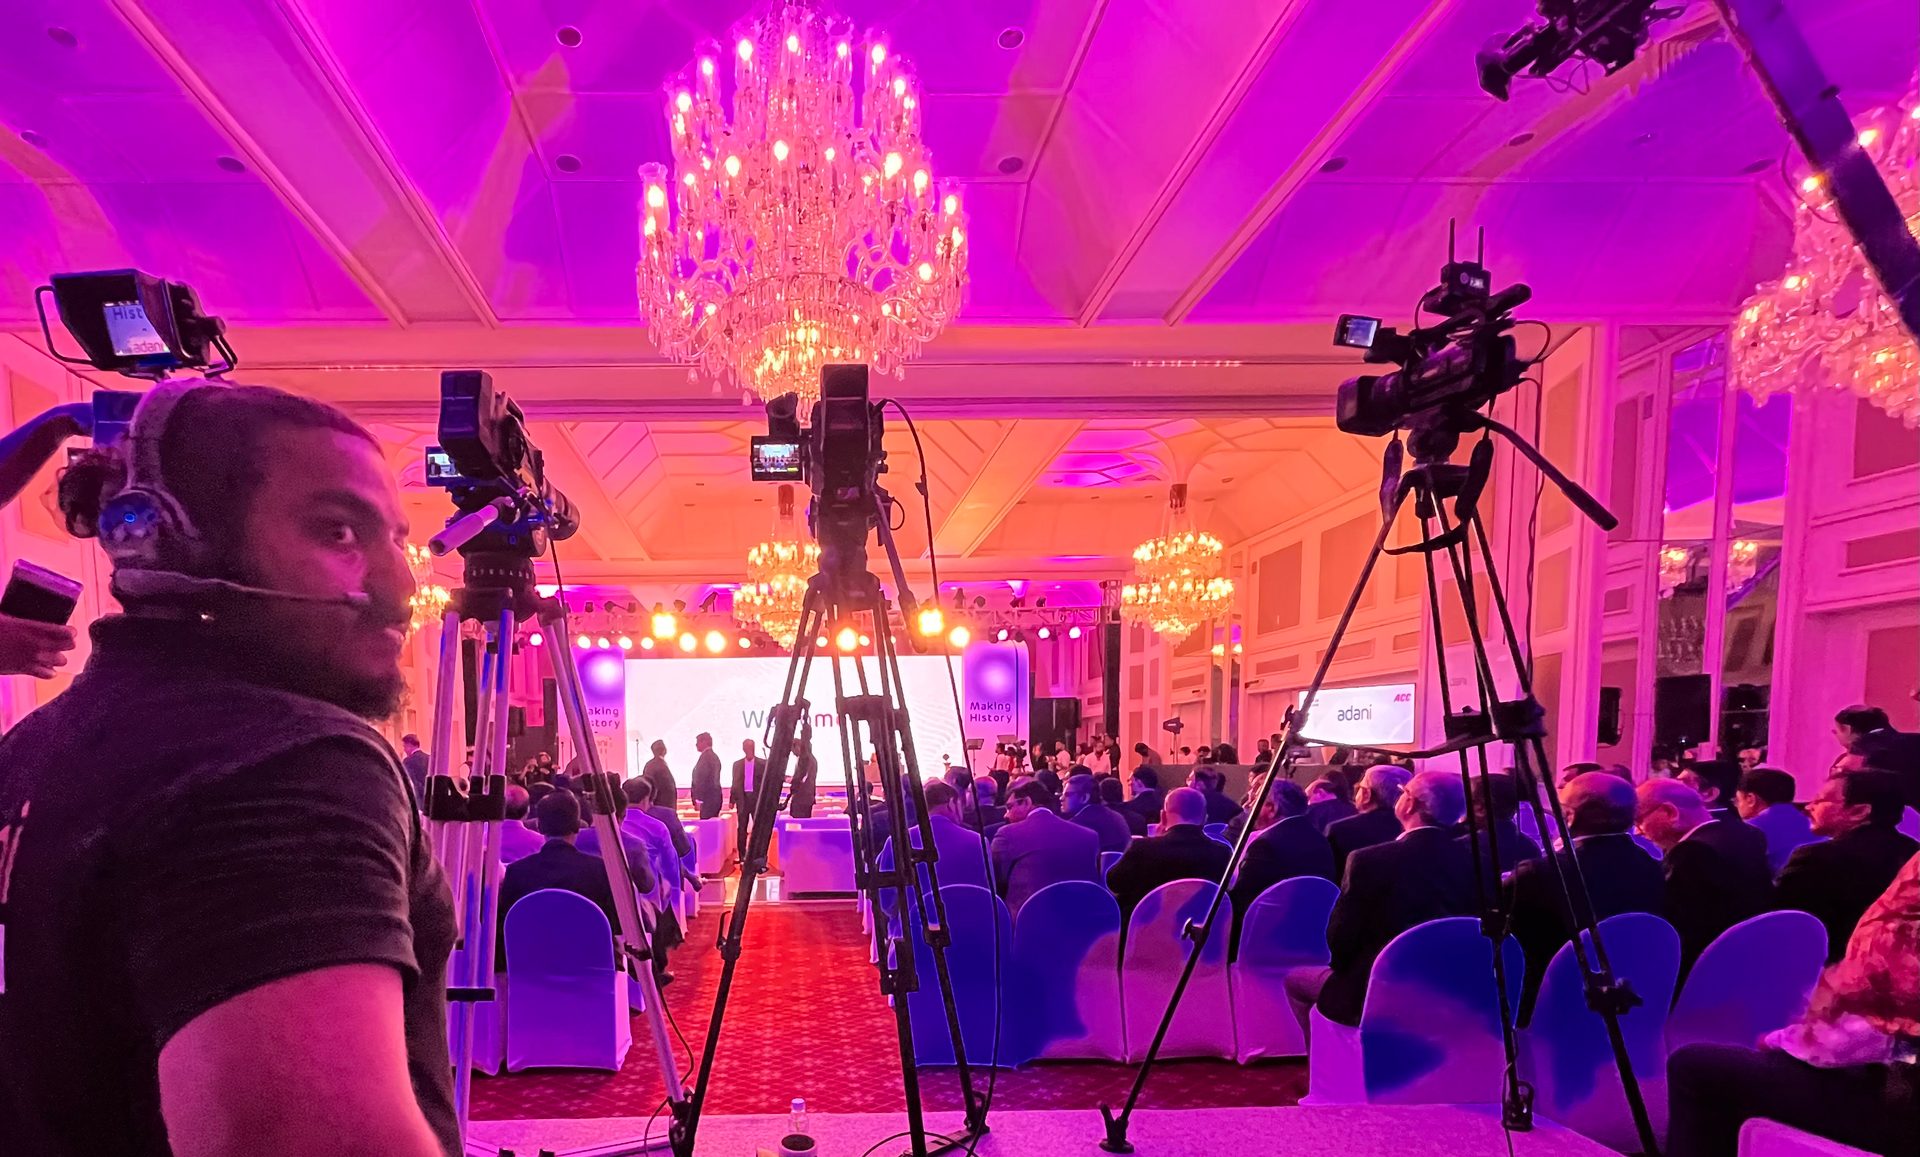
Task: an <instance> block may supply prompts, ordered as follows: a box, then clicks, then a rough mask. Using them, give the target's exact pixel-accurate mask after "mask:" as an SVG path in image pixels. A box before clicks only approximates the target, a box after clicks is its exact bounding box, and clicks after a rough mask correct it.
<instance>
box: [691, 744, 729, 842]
mask: <svg viewBox="0 0 1920 1157" xmlns="http://www.w3.org/2000/svg"><path fill="white" fill-rule="evenodd" d="M693 749H694V750H695V751H697V752H699V753H700V754H699V755H697V756H695V757H694V761H693V779H692V787H691V793H692V796H693V805H694V808H695V809H696V814H697V815H699V817H700V818H701V819H703V820H710V819H712V818H713V817H715V816H717V815H719V814H720V808H721V806H722V805H723V803H724V802H725V798H726V797H725V796H724V795H723V794H722V792H721V790H720V753H719V752H717V751H715V750H714V749H713V736H711V735H709V734H707V733H706V732H704V731H702V732H701V733H700V734H698V735H696V736H694V737H693Z"/></svg>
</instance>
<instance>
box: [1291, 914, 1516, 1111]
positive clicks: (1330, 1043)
mask: <svg viewBox="0 0 1920 1157" xmlns="http://www.w3.org/2000/svg"><path fill="white" fill-rule="evenodd" d="M1504 947H1505V949H1506V951H1505V952H1504V953H1503V956H1504V957H1505V963H1506V974H1507V989H1508V992H1507V999H1508V1003H1509V1004H1510V1005H1515V1006H1517V1005H1518V1003H1519V1000H1520V983H1521V979H1522V973H1523V971H1524V969H1525V962H1524V961H1523V960H1522V959H1521V953H1520V946H1519V945H1518V944H1516V943H1515V942H1514V941H1513V940H1511V939H1509V940H1507V942H1506V944H1505V946H1504ZM1308 1044H1309V1047H1308V1062H1307V1081H1308V1097H1307V1099H1306V1100H1305V1101H1303V1102H1302V1103H1303V1104H1316V1105H1319V1104H1339V1103H1353V1102H1355V1101H1365V1102H1368V1103H1371V1104H1397V1105H1477V1104H1498V1103H1499V1101H1500V1093H1501V1082H1502V1078H1503V1075H1504V1073H1505V1071H1506V1051H1505V1049H1504V1048H1503V1047H1502V1045H1501V1030H1500V1003H1499V998H1498V996H1497V995H1496V993H1495V990H1494V985H1493V944H1492V942H1491V941H1489V940H1488V939H1487V938H1486V937H1484V936H1482V935H1481V934H1480V922H1479V921H1478V920H1476V919H1474V918H1472V917H1469V916H1452V917H1448V918H1446V919H1444V920H1430V921H1428V922H1427V923H1425V924H1420V925H1417V926H1415V927H1413V928H1409V929H1408V930H1406V931H1405V932H1402V933H1401V934H1400V935H1398V936H1396V937H1394V938H1393V941H1392V942H1391V943H1389V944H1388V945H1387V947H1386V948H1385V949H1384V950H1383V951H1382V952H1381V953H1380V955H1379V957H1378V958H1377V959H1376V960H1375V961H1374V962H1373V975H1372V976H1371V977H1370V978H1369V979H1368V981H1367V999H1366V1004H1365V1005H1364V1006H1363V1007H1362V1009H1361V1013H1360V1027H1359V1028H1358V1029H1350V1028H1345V1027H1344V1026H1341V1025H1337V1024H1334V1023H1333V1022H1332V1021H1330V1020H1328V1019H1327V1018H1326V1017H1324V1016H1321V1015H1320V1010H1319V1009H1317V1008H1316V1009H1315V1010H1314V1012H1313V1017H1312V1021H1311V1029H1310V1033H1309V1042H1308Z"/></svg>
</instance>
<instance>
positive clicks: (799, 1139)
mask: <svg viewBox="0 0 1920 1157" xmlns="http://www.w3.org/2000/svg"><path fill="white" fill-rule="evenodd" d="M817 1151H818V1150H817V1149H816V1148H815V1147H814V1144H813V1135H812V1134H811V1133H809V1132H808V1131H807V1102H806V1100H805V1099H804V1098H801V1097H795V1098H794V1099H793V1105H792V1107H791V1111H789V1112H788V1114H787V1135H786V1136H785V1137H782V1138H781V1139H780V1157H813V1155H814V1154H815V1153H816V1152H817Z"/></svg>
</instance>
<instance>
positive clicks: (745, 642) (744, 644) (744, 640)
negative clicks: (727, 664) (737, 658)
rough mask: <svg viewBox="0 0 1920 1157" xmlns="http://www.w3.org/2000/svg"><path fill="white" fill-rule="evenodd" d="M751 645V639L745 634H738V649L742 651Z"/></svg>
mask: <svg viewBox="0 0 1920 1157" xmlns="http://www.w3.org/2000/svg"><path fill="white" fill-rule="evenodd" d="M752 646H753V640H752V639H749V638H747V637H746V636H745V635H742V636H740V649H741V650H742V651H744V650H747V649H748V648H749V647H752Z"/></svg>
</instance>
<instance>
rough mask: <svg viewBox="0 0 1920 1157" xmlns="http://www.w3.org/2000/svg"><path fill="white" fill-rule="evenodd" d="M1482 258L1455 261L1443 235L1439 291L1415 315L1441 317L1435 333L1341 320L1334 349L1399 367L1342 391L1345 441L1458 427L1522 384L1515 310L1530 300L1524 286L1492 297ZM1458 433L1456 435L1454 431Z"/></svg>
mask: <svg viewBox="0 0 1920 1157" xmlns="http://www.w3.org/2000/svg"><path fill="white" fill-rule="evenodd" d="M1485 257H1486V234H1485V232H1484V231H1482V233H1481V241H1480V255H1479V257H1478V258H1476V259H1475V260H1473V261H1461V260H1457V259H1456V258H1455V255H1454V240H1453V231H1452V228H1451V227H1449V229H1448V233H1447V263H1446V265H1444V266H1442V267H1441V270H1440V284H1438V285H1436V286H1434V287H1433V288H1432V289H1430V290H1428V291H1427V293H1426V295H1425V296H1424V297H1422V298H1421V299H1420V305H1419V307H1418V308H1417V309H1416V311H1415V316H1416V317H1417V316H1418V315H1419V314H1420V313H1438V314H1441V315H1442V317H1441V320H1440V321H1438V322H1436V323H1434V324H1433V325H1428V326H1420V327H1418V328H1415V329H1413V330H1411V331H1409V332H1407V333H1405V334H1402V333H1399V332H1398V331H1396V330H1394V329H1393V328H1392V327H1391V326H1385V325H1382V324H1380V319H1379V318H1377V317H1364V316H1361V315H1359V314H1342V315H1341V316H1340V320H1339V322H1338V323H1337V324H1336V326H1335V327H1334V334H1333V341H1334V344H1335V345H1342V346H1348V347H1350V348H1353V349H1360V350H1365V351H1366V360H1367V361H1369V362H1374V363H1393V364H1395V365H1398V366H1400V367H1401V369H1399V370H1398V371H1396V372H1394V373H1390V374H1362V375H1360V376H1359V377H1356V378H1353V379H1352V380H1350V381H1347V382H1343V383H1341V386H1340V392H1339V399H1338V408H1337V411H1336V414H1335V422H1336V424H1338V426H1339V427H1340V429H1342V430H1344V431H1345V432H1347V433H1349V434H1363V435H1366V436H1368V437H1378V436H1380V435H1383V434H1390V433H1392V432H1393V431H1394V430H1397V429H1400V428H1402V427H1405V428H1408V429H1424V428H1428V427H1434V426H1449V425H1457V424H1458V423H1456V422H1454V421H1453V419H1454V418H1456V417H1458V416H1460V415H1464V414H1466V413H1469V412H1471V411H1473V410H1477V409H1479V408H1480V407H1482V406H1484V405H1486V404H1487V403H1488V402H1490V401H1492V400H1493V399H1494V398H1497V397H1499V396H1500V395H1501V394H1503V393H1505V392H1507V391H1508V390H1510V389H1512V388H1513V387H1514V386H1516V385H1518V384H1519V383H1520V377H1521V375H1522V374H1523V373H1525V372H1526V368H1527V366H1528V365H1530V364H1532V363H1531V362H1529V361H1526V360H1523V359H1521V358H1520V357H1519V356H1518V355H1517V354H1516V353H1515V350H1514V341H1513V335H1512V334H1510V333H1508V332H1507V331H1508V330H1509V329H1511V328H1512V327H1513V324H1514V318H1513V309H1514V307H1515V306H1518V305H1521V304H1523V303H1524V302H1525V301H1526V300H1527V299H1528V298H1530V297H1532V296H1533V291H1532V290H1531V289H1529V288H1527V287H1526V286H1525V285H1520V284H1515V285H1511V286H1508V287H1507V288H1506V289H1503V290H1501V291H1500V292H1498V293H1492V292H1490V287H1491V286H1492V283H1493V278H1492V276H1491V275H1490V274H1489V273H1488V272H1487V268H1486V266H1485V264H1483V262H1484V261H1485ZM1456 432H1457V431H1456Z"/></svg>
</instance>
